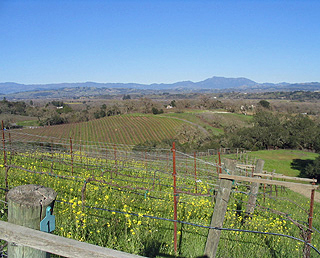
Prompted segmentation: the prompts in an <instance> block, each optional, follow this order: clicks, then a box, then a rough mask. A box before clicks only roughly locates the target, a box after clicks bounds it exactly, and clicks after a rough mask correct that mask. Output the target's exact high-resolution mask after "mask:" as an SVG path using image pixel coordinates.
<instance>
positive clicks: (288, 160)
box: [226, 150, 319, 176]
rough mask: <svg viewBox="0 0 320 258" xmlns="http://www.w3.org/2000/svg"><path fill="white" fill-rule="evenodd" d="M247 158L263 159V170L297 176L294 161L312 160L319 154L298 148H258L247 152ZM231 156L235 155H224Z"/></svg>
mask: <svg viewBox="0 0 320 258" xmlns="http://www.w3.org/2000/svg"><path fill="white" fill-rule="evenodd" d="M248 156H249V159H251V160H252V159H253V158H257V159H263V160H264V161H265V164H264V170H267V171H269V172H272V171H273V170H275V172H276V173H279V174H283V175H286V176H299V173H300V171H299V169H297V168H295V167H294V166H293V162H294V161H298V162H299V161H312V160H314V159H315V158H317V157H318V156H319V155H318V154H317V153H312V152H305V151H300V150H260V151H252V152H249V153H248ZM226 157H233V158H235V155H226Z"/></svg>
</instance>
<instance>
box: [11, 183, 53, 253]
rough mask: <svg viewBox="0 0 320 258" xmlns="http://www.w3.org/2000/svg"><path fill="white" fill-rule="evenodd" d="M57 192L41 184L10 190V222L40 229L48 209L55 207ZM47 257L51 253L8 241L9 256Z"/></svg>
mask: <svg viewBox="0 0 320 258" xmlns="http://www.w3.org/2000/svg"><path fill="white" fill-rule="evenodd" d="M56 197H57V193H56V192H55V191H54V190H53V189H51V188H47V187H44V186H40V185H22V186H17V187H15V188H13V189H11V190H10V191H9V192H8V195H7V198H8V222H10V223H12V224H16V225H20V226H25V227H28V228H32V229H37V230H39V229H40V221H41V220H43V219H44V217H45V216H46V209H47V207H48V206H50V207H51V208H52V209H53V205H54V201H55V199H56ZM18 257H19V258H20V257H32V258H47V257H50V254H49V253H46V252H43V251H40V250H37V249H33V248H30V247H25V246H18V245H17V244H15V243H13V242H11V243H8V258H18Z"/></svg>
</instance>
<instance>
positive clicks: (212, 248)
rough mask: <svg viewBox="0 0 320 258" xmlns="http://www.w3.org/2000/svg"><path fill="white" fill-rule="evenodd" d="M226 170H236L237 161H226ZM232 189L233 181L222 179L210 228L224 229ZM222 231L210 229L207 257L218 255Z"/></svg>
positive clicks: (211, 257)
mask: <svg viewBox="0 0 320 258" xmlns="http://www.w3.org/2000/svg"><path fill="white" fill-rule="evenodd" d="M224 164H225V168H226V169H228V170H229V171H231V173H232V174H233V171H235V169H236V165H237V163H236V161H235V160H229V159H226V160H225V162H224ZM231 187H232V180H229V179H221V180H220V186H219V190H218V195H217V199H216V203H215V205H214V211H213V215H212V219H211V224H210V227H220V228H221V227H222V226H223V221H224V217H225V214H226V211H227V205H228V202H229V197H230V192H231ZM220 235H221V231H220V230H216V229H209V234H208V238H207V243H206V247H205V251H204V252H205V255H206V256H207V257H209V258H214V257H215V256H216V253H217V249H218V244H219V240H220Z"/></svg>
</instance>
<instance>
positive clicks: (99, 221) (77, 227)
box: [0, 151, 320, 258]
mask: <svg viewBox="0 0 320 258" xmlns="http://www.w3.org/2000/svg"><path fill="white" fill-rule="evenodd" d="M74 154H76V153H74ZM8 158H9V163H10V164H15V165H18V166H21V167H22V169H17V168H11V169H10V171H9V186H10V188H12V187H14V186H17V185H22V184H34V183H36V184H41V185H44V186H48V187H51V188H53V189H54V190H55V191H57V193H58V200H60V201H62V202H56V203H55V207H54V213H55V215H56V230H55V231H54V234H57V235H61V236H65V237H68V238H74V239H77V240H80V241H85V242H89V243H92V244H97V245H101V246H106V247H109V248H112V249H117V250H121V251H125V252H129V253H134V254H139V255H144V256H148V257H174V256H175V254H174V249H173V223H172V222H168V221H161V220H155V219H151V218H145V217H143V216H142V214H145V215H150V216H156V217H162V218H169V219H172V218H173V202H172V200H173V194H172V188H171V185H172V176H171V175H170V173H168V174H167V173H159V170H160V171H161V170H163V169H164V167H165V164H166V160H164V164H162V166H159V165H157V164H154V163H153V162H150V163H148V168H147V167H146V166H145V164H144V160H143V159H141V160H139V159H136V158H135V159H134V160H130V159H127V157H126V159H125V160H123V161H121V160H120V158H119V160H118V162H117V165H116V164H115V162H114V160H112V159H111V158H110V157H109V158H108V159H103V158H93V157H85V156H75V157H74V159H73V162H75V164H77V166H75V170H74V174H75V175H76V177H73V176H72V175H71V171H70V154H69V153H68V152H67V153H55V154H53V155H51V153H44V152H41V153H40V152H39V153H37V152H35V151H33V152H32V153H29V152H22V153H15V155H14V156H12V157H11V156H10V155H9V156H8ZM80 158H81V160H80ZM52 162H53V163H52ZM182 162H183V164H182V165H183V166H182V167H184V166H185V160H184V159H183V160H182ZM0 164H1V157H0ZM52 164H53V165H52ZM115 165H116V166H117V167H119V170H118V172H119V174H118V175H116V174H115V172H114V171H115ZM198 165H199V169H200V168H201V164H198ZM203 165H205V164H203ZM102 166H103V169H101V167H102ZM88 167H90V170H89V169H87V168H88ZM205 167H206V166H205ZM23 169H26V171H24V170H23ZM52 169H53V171H52ZM28 170H30V171H43V172H44V173H47V174H36V173H30V172H27V171H28ZM199 171H200V170H199ZM101 172H103V173H101ZM213 172H214V171H213ZM4 173H5V169H4V168H3V166H2V167H1V168H0V175H1V178H2V179H3V178H4ZM154 173H158V174H154ZM178 173H181V170H179V171H178ZM54 174H58V175H60V176H62V175H64V176H67V178H61V177H56V176H55V175H54ZM154 175H156V176H157V178H158V180H157V181H156V182H157V183H156V185H155V188H154V189H152V190H151V191H149V192H145V191H142V190H139V187H145V186H146V184H149V185H152V184H153V180H152V178H153V176H154ZM200 175H201V174H199V176H200ZM88 177H90V178H92V177H94V178H95V179H97V180H98V181H97V182H93V183H88V184H87V185H86V192H85V196H86V198H85V205H86V206H91V207H97V208H99V209H102V210H95V209H90V208H88V207H83V206H82V205H83V203H82V201H81V189H82V188H83V186H84V179H85V178H88ZM189 178H190V177H189ZM99 180H100V183H99ZM101 180H103V181H105V182H106V183H101ZM160 183H161V185H162V186H161V189H160V187H159V186H160ZM207 183H208V184H207ZM210 183H214V182H210V181H209V180H208V181H207V182H202V183H201V184H200V183H199V185H198V187H199V188H198V189H201V188H200V187H204V189H205V188H207V189H206V190H209V189H210V188H211V186H210ZM158 184H159V185H158ZM193 184H194V181H193V180H192V177H191V180H188V179H187V178H185V179H184V178H183V177H182V176H181V175H180V176H179V177H178V180H177V185H178V187H192V186H193ZM128 186H130V187H132V189H130V188H127V187H128ZM0 187H1V188H4V187H5V185H4V180H1V181H0ZM215 190H217V188H215ZM244 191H247V188H246V186H241V185H239V186H236V185H233V189H232V193H231V198H230V200H229V202H228V209H227V213H226V216H225V221H224V225H223V226H224V227H226V228H238V229H248V230H257V231H263V232H265V231H268V232H274V233H281V234H288V235H291V236H295V237H298V238H301V236H300V231H299V229H298V228H297V227H296V226H295V225H293V224H292V223H291V222H290V221H288V220H286V219H287V217H286V216H280V215H277V214H275V213H272V212H271V211H270V210H271V209H273V210H278V211H282V212H285V213H286V214H290V215H288V216H290V217H292V218H293V219H295V220H299V221H303V222H306V221H307V217H308V215H307V214H306V213H305V212H304V211H303V209H306V210H308V207H309V203H308V198H305V197H303V196H301V195H299V194H296V193H294V192H292V191H290V190H284V189H282V190H280V189H279V190H278V194H279V197H282V198H284V199H280V198H276V197H275V196H273V197H272V198H269V197H268V196H267V197H266V199H265V200H264V198H263V195H259V196H258V204H260V205H261V206H263V207H266V208H267V210H261V209H259V208H258V207H256V211H255V214H254V216H253V217H252V219H251V220H248V221H246V222H245V223H244V221H243V214H242V213H241V212H240V213H239V212H237V210H245V208H246V207H245V206H246V202H247V200H248V195H245V194H243V193H242V192H244ZM0 194H1V196H0V199H2V200H3V199H4V192H3V191H1V192H0ZM152 197H156V198H152ZM288 199H289V200H294V203H293V202H291V201H288ZM64 202H66V203H64ZM297 203H298V204H299V205H297ZM0 206H1V209H2V207H3V208H5V207H4V204H3V203H0ZM301 207H302V208H303V209H301ZM213 208H214V201H213V198H212V197H200V196H189V195H185V194H179V203H178V219H179V220H182V221H187V222H191V223H195V224H202V225H209V224H210V220H211V216H212V212H213ZM319 208H320V205H319V204H318V203H317V204H315V210H318V209H319ZM103 209H109V210H115V211H120V212H124V214H121V213H115V212H110V211H105V210H103ZM127 212H129V213H135V214H141V216H140V215H139V216H131V215H129V214H127ZM319 215H320V214H319V213H317V212H316V213H315V215H314V224H313V225H314V227H315V228H317V229H319V227H320V223H319V222H320V219H319ZM0 217H1V218H0V219H2V220H6V219H7V217H6V212H3V213H1V214H0ZM207 235H208V230H207V229H204V228H198V227H194V226H191V225H182V224H178V254H177V255H178V256H179V257H190V258H191V257H199V256H202V255H203V251H204V247H205V243H206V239H207ZM319 240H320V237H319V234H318V233H317V232H315V233H314V234H313V238H312V243H313V244H315V245H316V246H318V245H320V241H319ZM302 249H303V244H301V243H299V242H296V241H294V240H291V239H288V238H284V237H277V236H266V235H261V234H252V233H242V232H240V233H239V232H238V233H236V232H228V231H222V233H221V239H220V242H219V249H218V253H217V257H257V258H258V257H259V258H260V257H263V258H269V257H270V258H271V257H289V258H294V257H297V256H300V255H301V254H302ZM311 254H312V255H315V252H314V251H312V252H311Z"/></svg>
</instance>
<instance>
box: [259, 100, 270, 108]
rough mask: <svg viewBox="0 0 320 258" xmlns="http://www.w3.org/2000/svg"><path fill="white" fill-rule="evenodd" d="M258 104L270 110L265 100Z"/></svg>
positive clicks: (268, 103)
mask: <svg viewBox="0 0 320 258" xmlns="http://www.w3.org/2000/svg"><path fill="white" fill-rule="evenodd" d="M258 104H259V106H261V107H263V108H266V109H270V102H269V101H267V100H260V101H259V103H258Z"/></svg>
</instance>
